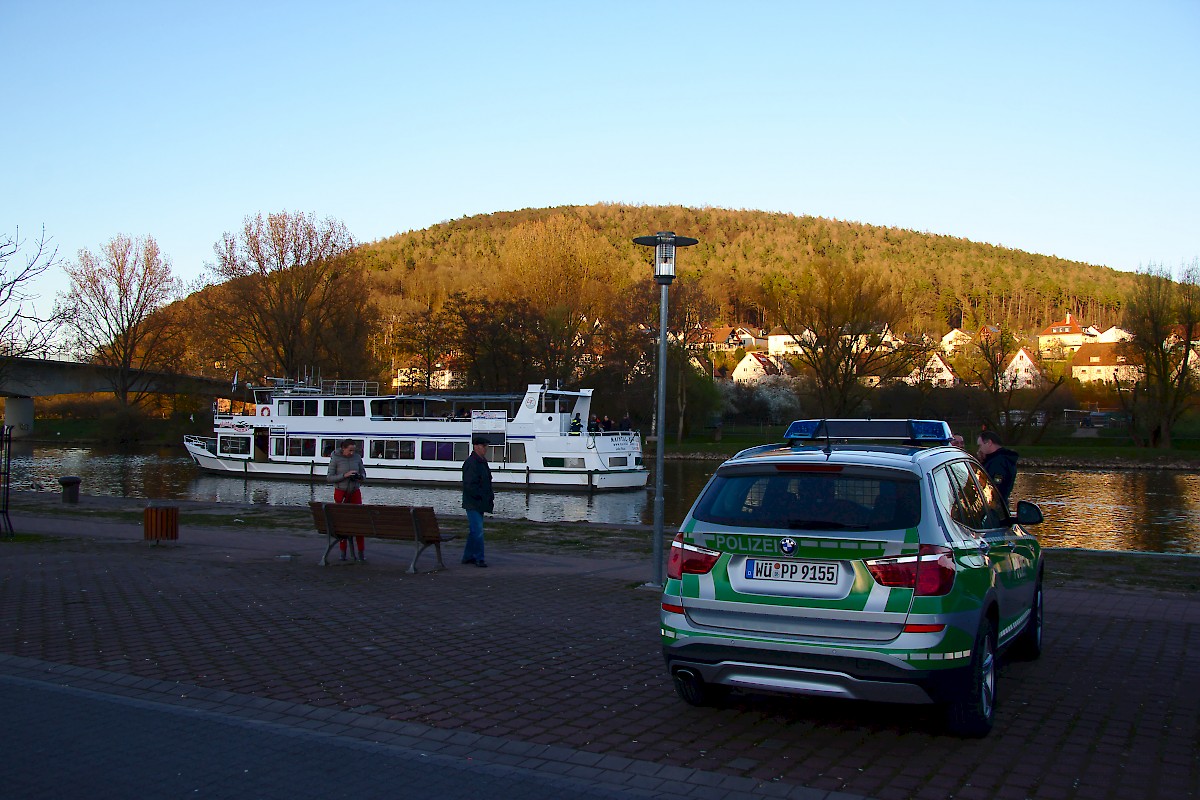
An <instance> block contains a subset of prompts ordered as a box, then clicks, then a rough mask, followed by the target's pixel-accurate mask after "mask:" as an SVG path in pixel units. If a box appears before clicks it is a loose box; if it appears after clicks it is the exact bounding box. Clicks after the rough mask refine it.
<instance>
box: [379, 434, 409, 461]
mask: <svg viewBox="0 0 1200 800" xmlns="http://www.w3.org/2000/svg"><path fill="white" fill-rule="evenodd" d="M415 457H416V442H413V441H401V440H399V439H372V440H371V458H382V459H385V460H387V461H401V460H403V461H411V460H412V459H413V458H415Z"/></svg>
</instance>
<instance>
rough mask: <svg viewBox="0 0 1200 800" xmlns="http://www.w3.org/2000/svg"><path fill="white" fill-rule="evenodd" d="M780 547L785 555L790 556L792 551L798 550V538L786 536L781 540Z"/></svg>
mask: <svg viewBox="0 0 1200 800" xmlns="http://www.w3.org/2000/svg"><path fill="white" fill-rule="evenodd" d="M779 549H780V550H781V551H783V554H784V555H785V556H790V555H791V554H792V553H794V552H796V540H795V539H793V538H791V537H790V536H785V537H784V538H782V539H780V540H779Z"/></svg>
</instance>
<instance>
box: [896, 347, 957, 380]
mask: <svg viewBox="0 0 1200 800" xmlns="http://www.w3.org/2000/svg"><path fill="white" fill-rule="evenodd" d="M900 380H902V381H904V382H905V383H907V384H909V385H910V386H917V385H918V384H928V385H930V386H939V387H951V386H962V384H963V380H962V378H960V377H959V376H958V373H957V372H955V371H954V367H952V366H950V362H949V361H948V360H947V359H946V356H945V354H943V353H940V352H937V351H935V352H933V353H932V354H930V356H929V360H928V361H926V362H925V365H924V366H921V367H918V368H916V369H914V370H913V371H912V372H910V373H909V374H908V375H906V376H905V377H903V378H901V379H900Z"/></svg>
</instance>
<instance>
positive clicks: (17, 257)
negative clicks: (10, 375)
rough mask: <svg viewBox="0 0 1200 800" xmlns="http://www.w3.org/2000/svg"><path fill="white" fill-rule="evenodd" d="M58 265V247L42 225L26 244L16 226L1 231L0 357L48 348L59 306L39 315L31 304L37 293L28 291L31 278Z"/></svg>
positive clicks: (44, 351)
mask: <svg viewBox="0 0 1200 800" xmlns="http://www.w3.org/2000/svg"><path fill="white" fill-rule="evenodd" d="M26 244H28V245H29V246H28V247H26ZM58 266H61V262H60V261H59V258H58V248H56V247H53V246H52V245H51V243H50V239H49V238H48V237H47V236H46V229H45V228H43V229H42V231H41V234H40V235H39V236H38V238H37V239H35V240H34V241H33V242H29V243H27V242H26V241H25V240H23V239H21V231H20V229H19V228H18V229H17V230H16V231H15V232H14V233H13V234H12V235H11V236H9V235H7V234H0V356H5V357H9V358H36V357H41V356H45V355H46V354H47V352H48V351H49V350H50V346H51V339H52V338H53V336H54V334H55V332H56V331H57V330H58V326H59V324H60V323H61V321H62V313H61V309H56V310H55V311H54V312H53V313H51V314H50V315H49V316H48V317H39V316H38V315H37V313H36V312H35V311H34V309H33V306H32V301H33V300H35V299H37V295H34V294H32V293H31V291H32V284H33V282H34V280H36V279H37V278H38V277H39V276H41V275H42V274H43V273H44V272H46V271H47V270H49V269H51V268H53V267H58Z"/></svg>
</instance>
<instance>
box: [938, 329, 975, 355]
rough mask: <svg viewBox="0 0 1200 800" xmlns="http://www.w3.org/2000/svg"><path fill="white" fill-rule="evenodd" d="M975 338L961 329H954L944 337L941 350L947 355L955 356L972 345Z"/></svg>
mask: <svg viewBox="0 0 1200 800" xmlns="http://www.w3.org/2000/svg"><path fill="white" fill-rule="evenodd" d="M972 338H973V337H972V336H971V334H969V333H967V332H966V331H964V330H963V329H961V328H952V329H951V330H950V332H949V333H947V334H946V335H945V336H943V337H942V343H941V348H942V352H943V353H946V354H947V355H954V354H955V353H957V352H958V351H959V350H962V349H963V348H964V347H966V346H967V345H969V344H970V343H971V339H972Z"/></svg>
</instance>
